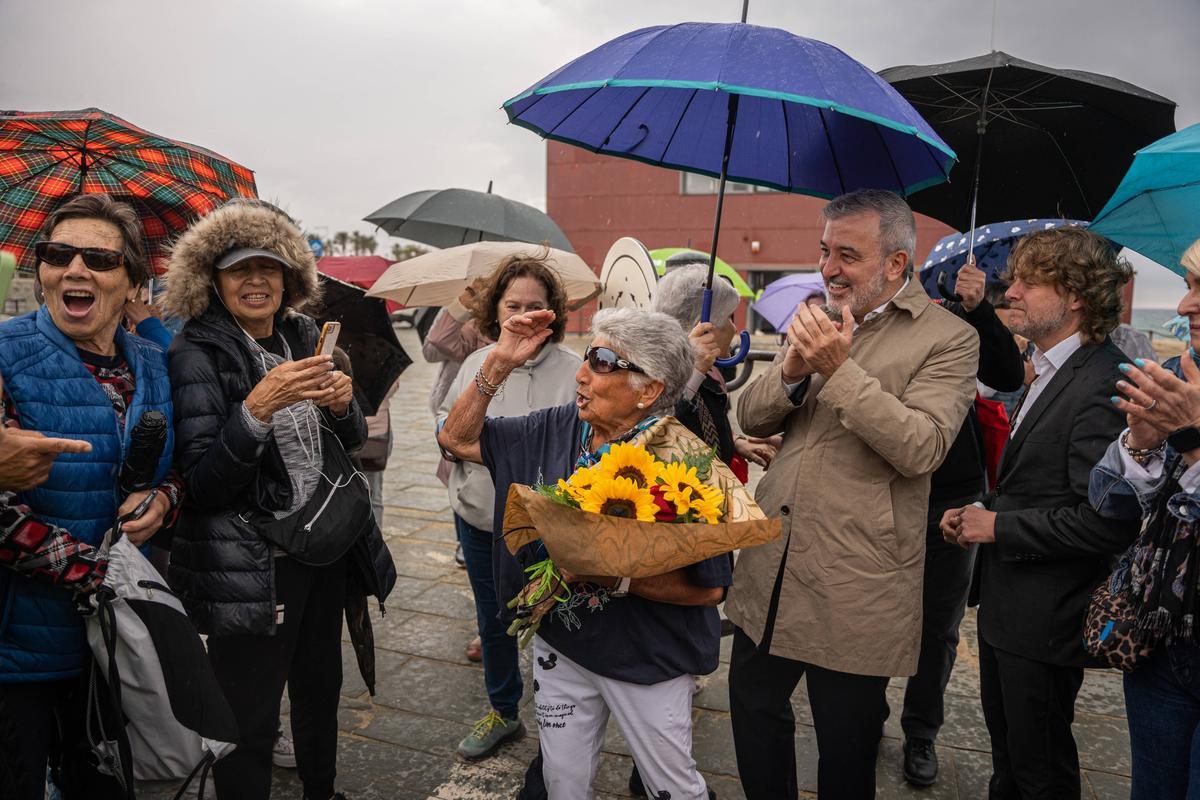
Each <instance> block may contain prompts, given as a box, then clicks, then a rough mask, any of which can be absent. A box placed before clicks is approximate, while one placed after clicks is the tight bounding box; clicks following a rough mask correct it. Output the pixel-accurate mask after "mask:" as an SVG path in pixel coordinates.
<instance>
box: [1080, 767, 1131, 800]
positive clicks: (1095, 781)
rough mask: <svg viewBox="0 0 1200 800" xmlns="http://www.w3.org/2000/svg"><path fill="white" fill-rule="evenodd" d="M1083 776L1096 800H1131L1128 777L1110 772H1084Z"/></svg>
mask: <svg viewBox="0 0 1200 800" xmlns="http://www.w3.org/2000/svg"><path fill="white" fill-rule="evenodd" d="M1083 776H1084V781H1085V784H1086V785H1087V786H1088V787H1090V788H1091V790H1092V796H1093V797H1095V799H1096V800H1129V792H1130V781H1129V778H1128V777H1127V776H1125V775H1113V774H1112V773H1109V772H1084V773H1083Z"/></svg>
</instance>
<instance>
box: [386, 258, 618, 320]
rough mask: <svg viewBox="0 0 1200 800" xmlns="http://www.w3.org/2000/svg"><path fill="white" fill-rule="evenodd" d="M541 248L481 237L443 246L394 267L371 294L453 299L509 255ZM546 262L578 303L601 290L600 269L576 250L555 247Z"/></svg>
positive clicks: (408, 299)
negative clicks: (471, 240) (452, 245)
mask: <svg viewBox="0 0 1200 800" xmlns="http://www.w3.org/2000/svg"><path fill="white" fill-rule="evenodd" d="M540 251H541V248H538V247H531V246H530V245H528V244H522V243H518V242H476V243H475V244H464V245H460V246H459V247H451V248H448V249H446V250H437V251H435V252H432V253H426V254H425V255H423V256H417V257H416V258H410V259H408V260H407V261H399V262H397V263H395V264H393V265H392V266H390V267H388V269H387V271H386V272H385V273H383V275H382V276H381V277H380V278H379V280H378V281H376V282H375V285H374V286H372V287H371V290H370V291H369V292H367V296H368V297H385V298H388V299H389V300H395V301H396V302H398V303H401V304H403V305H406V306H445V305H449V304H450V303H451V302H453V301H454V300H455V298H457V297H458V296H459V294H461V293H462V290H463V289H465V288H466V287H467V285H468V284H470V283H471V282H472V281H474V280H475V279H476V278H480V277H485V276H487V275H491V274H492V271H493V270H495V269H496V267H497V266H499V265H500V262H501V261H503V260H504V259H506V258H508V257H509V256H512V255H517V254H521V255H528V256H535V255H537V254H538V253H539V252H540ZM546 263H547V265H548V266H549V267H550V268H551V269H553V270H554V271H555V272H557V273H558V276H559V277H560V278H561V279H562V282H563V286H564V287H565V288H566V291H567V299H568V300H569V301H570V303H571V304H572V305H577V304H579V303H582V302H585V301H587V300H590V299H591V298H592V297H594V296H595V295H596V293H597V292H599V291H600V281H599V280H597V278H596V273H594V272H592V270H591V267H589V266H588V265H587V264H586V263H584V261H583V259H582V258H580V257H579V256H577V255H575V254H574V253H568V252H565V251H563V250H558V249H556V248H550V252H549V254H548V255H547V261H546Z"/></svg>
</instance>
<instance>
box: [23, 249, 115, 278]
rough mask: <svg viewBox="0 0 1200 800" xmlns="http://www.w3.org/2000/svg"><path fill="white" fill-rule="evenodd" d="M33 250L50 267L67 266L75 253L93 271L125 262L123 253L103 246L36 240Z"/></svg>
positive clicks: (103, 269)
mask: <svg viewBox="0 0 1200 800" xmlns="http://www.w3.org/2000/svg"><path fill="white" fill-rule="evenodd" d="M33 252H34V253H35V254H36V255H37V257H38V260H39V261H45V262H46V263H47V264H49V265H50V266H52V267H65V266H67V265H68V264H70V263H71V260H72V259H73V258H75V254H76V253H78V254H79V255H81V256H83V263H84V264H86V265H87V268H88V269H90V270H93V271H94V272H108V271H109V270H110V269H116V268H117V267H119V266H121V265H122V264H124V263H125V255H124V254H123V253H120V252H118V251H116V250H108V249H107V248H104V247H75V246H74V245H70V244H65V243H63V242H38V243H37V244H35V245H34V246H33Z"/></svg>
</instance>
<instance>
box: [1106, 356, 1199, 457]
mask: <svg viewBox="0 0 1200 800" xmlns="http://www.w3.org/2000/svg"><path fill="white" fill-rule="evenodd" d="M1179 366H1180V371H1181V372H1182V373H1183V380H1180V379H1179V378H1177V377H1175V375H1174V374H1172V373H1171V372H1170V371H1168V370H1165V369H1163V368H1162V367H1161V366H1159V365H1158V364H1155V363H1154V362H1153V361H1144V360H1142V359H1140V358H1139V359H1138V360H1137V361H1135V362H1134V363H1133V364H1122V365H1121V371H1122V372H1124V373H1125V378H1126V379H1125V380H1121V381H1117V390H1118V391H1119V392H1121V394H1123V395H1125V396H1124V397H1113V404H1114V405H1115V406H1116V407H1117V408H1119V409H1120V410H1121V411H1123V412H1125V419H1126V420H1127V421H1128V424H1129V446H1130V447H1134V448H1138V449H1144V448H1154V447H1157V446H1158V445H1160V444H1162V442H1163V441H1164V440H1166V438H1167V436H1168V435H1169V434H1171V433H1173V432H1175V431H1177V430H1179V429H1181V428H1190V427H1195V426H1197V425H1200V369H1198V368H1197V367H1196V363H1195V361H1193V360H1192V355H1191V350H1190V349H1189V350H1188V351H1187V352H1186V353H1184V354H1183V357H1182V358H1180V359H1179Z"/></svg>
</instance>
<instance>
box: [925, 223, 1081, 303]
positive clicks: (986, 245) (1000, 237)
mask: <svg viewBox="0 0 1200 800" xmlns="http://www.w3.org/2000/svg"><path fill="white" fill-rule="evenodd" d="M1064 226H1080V227H1085V228H1086V227H1087V223H1086V222H1080V221H1079V220H1075V219H1025V220H1014V221H1012V222H993V223H992V224H991V225H984V226H983V227H981V228H977V229H976V231H975V247H974V248H971V249H973V250H974V251H975V266H977V267H979V268H980V269H981V270H983V271H984V272H985V273H987V281H988V283H990V284H997V283H1004V279H1003V278H1002V277H1001V276H1002V275H1003V274H1004V271H1005V269H1006V268H1007V266H1008V253H1009V251H1010V250H1012V248H1013V245H1015V244H1016V243H1017V239H1020V238H1021V237H1022V236H1025V235H1026V234H1029V233H1033V232H1035V231H1044V230H1047V229H1049V228H1061V227H1064ZM967 250H968V247H967V234H965V233H952V234H950V235H949V236H943V237H942V238H941V239H939V240H938V242H937V244H935V245H934V246H933V249H932V250H930V251H929V257H928V258H926V259H925V264H924V265H923V266H922V267H921V284H922V285H923V286H924V287H925V291H926V292H928V293H929V296H930V297H937V296H938V295H939V287H940V288H941V289H942V291H941V292H940V294H942V295H944V296H948V295H949V293H950V291H951V290H952V288H953V285H954V282H953V281H952V280H951V279H952V278H954V279H957V275H958V270H959V268H960V267H962V265H963V264H966V263H967Z"/></svg>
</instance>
